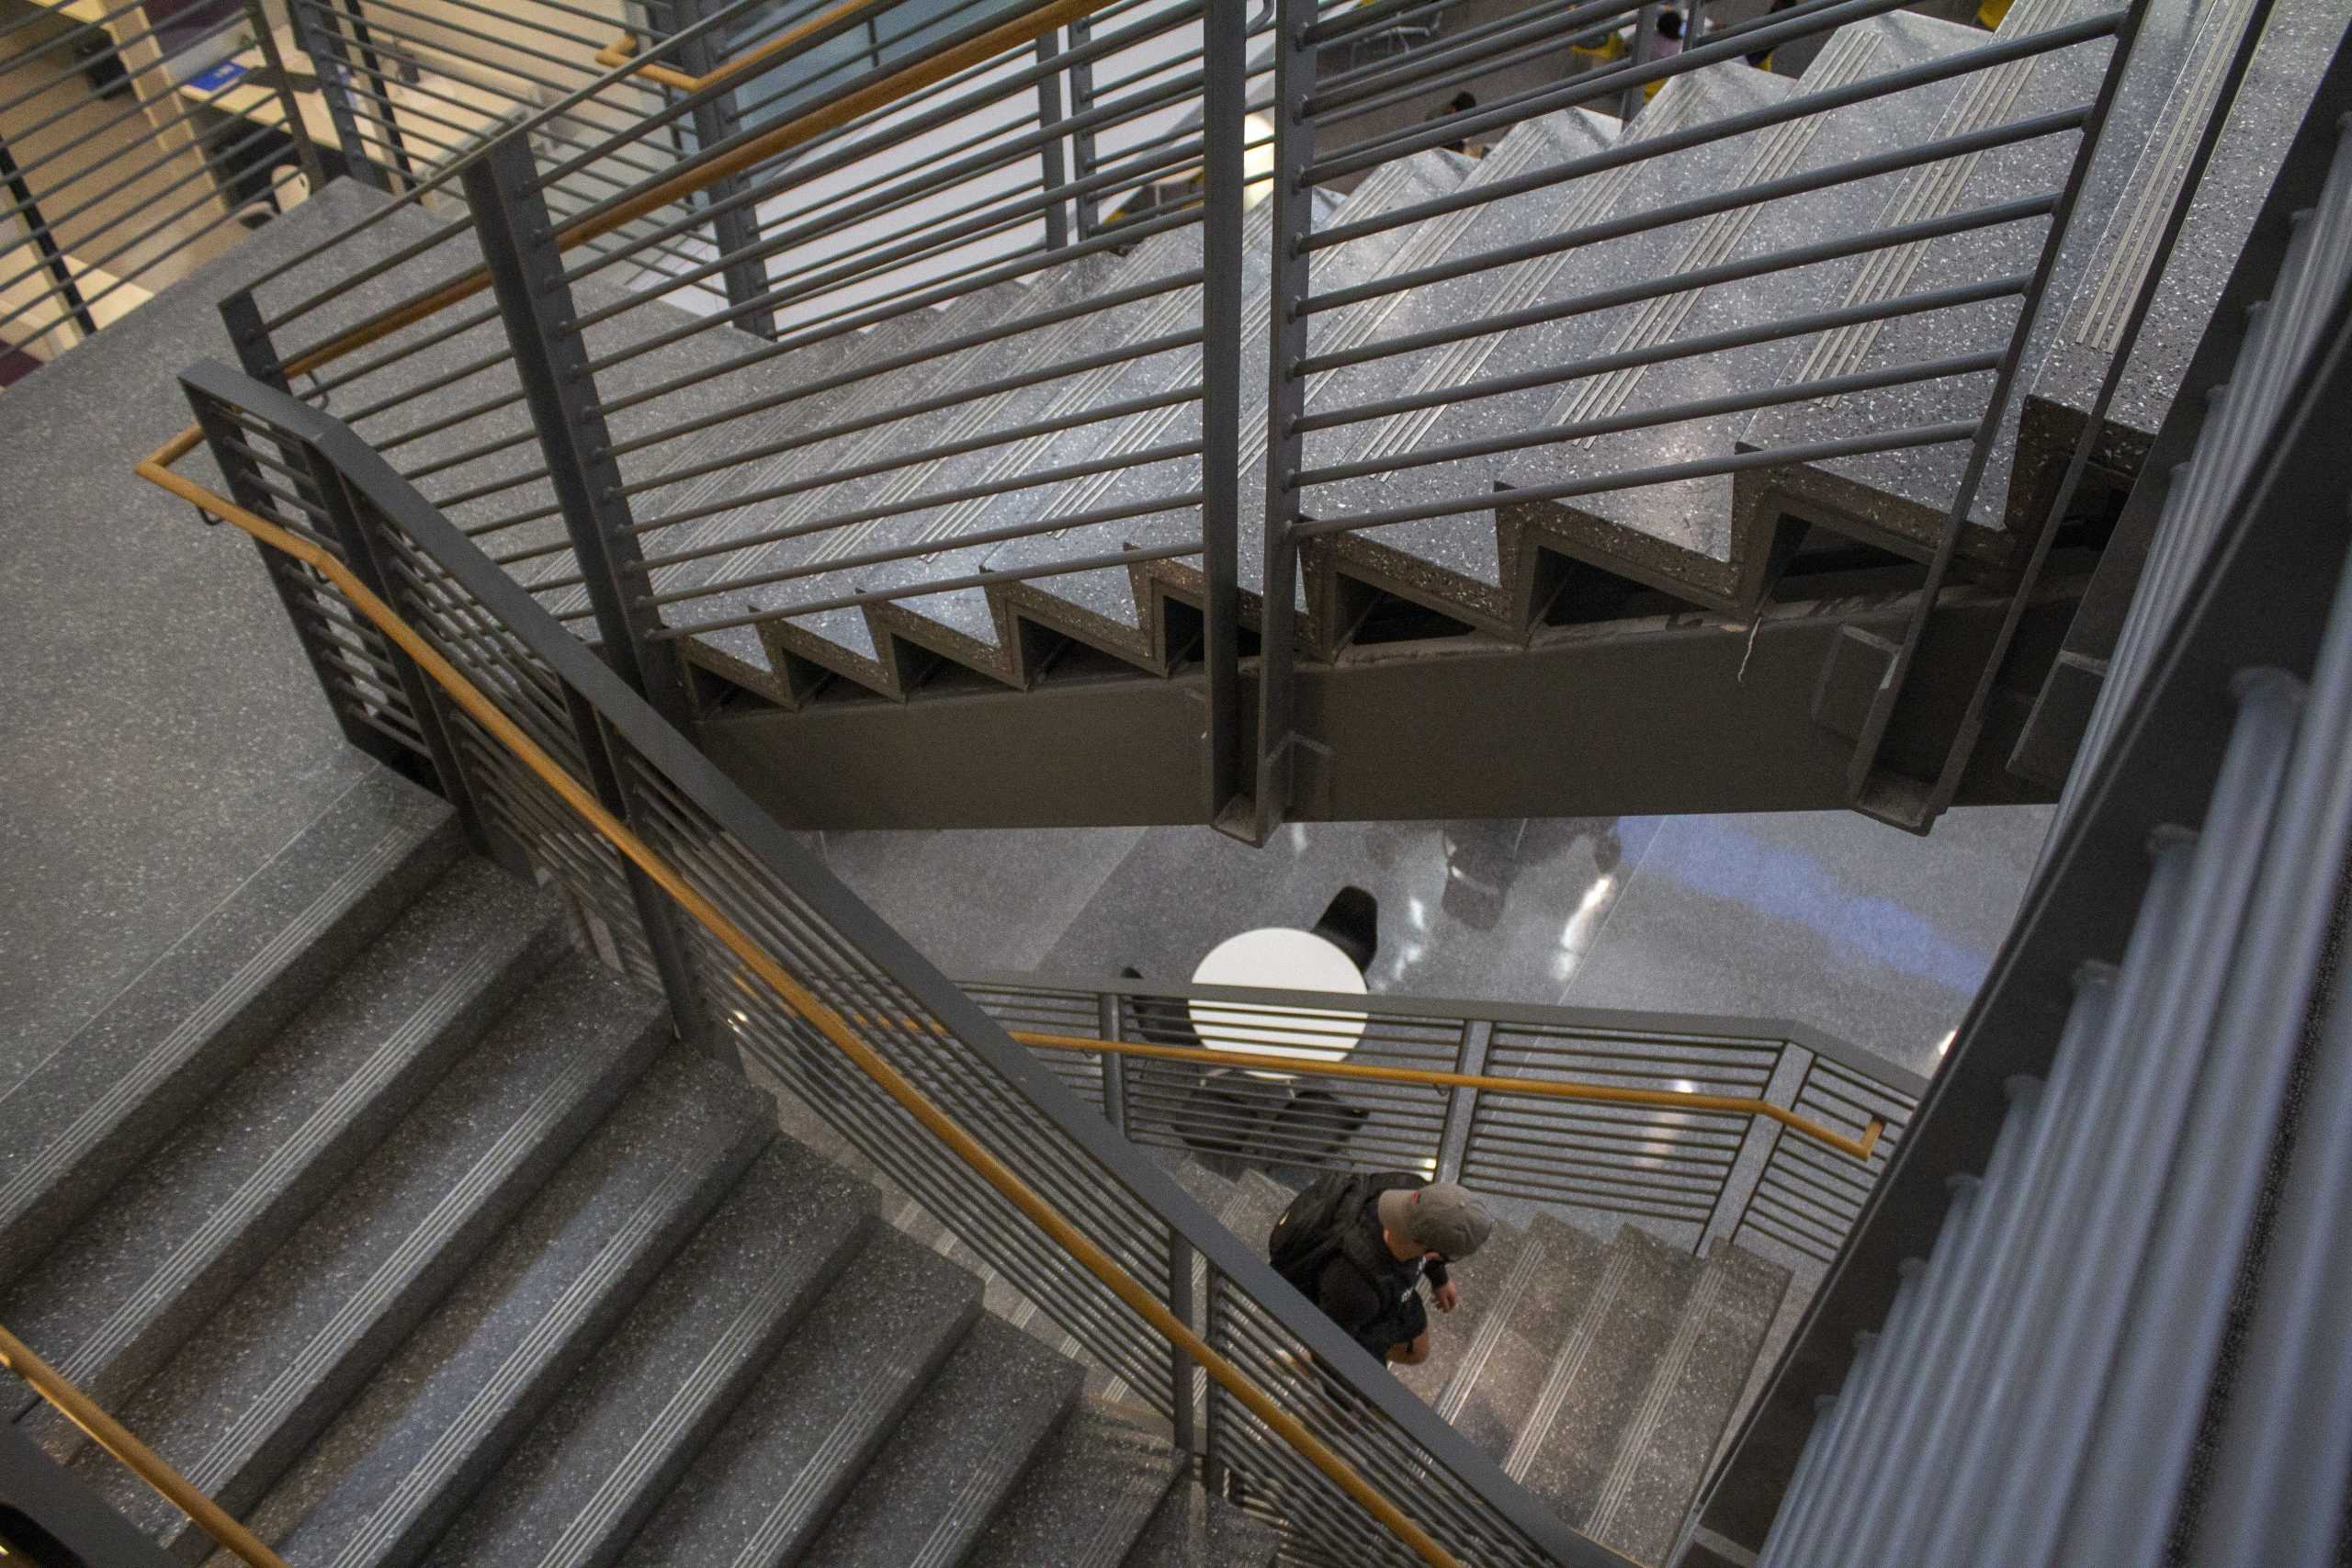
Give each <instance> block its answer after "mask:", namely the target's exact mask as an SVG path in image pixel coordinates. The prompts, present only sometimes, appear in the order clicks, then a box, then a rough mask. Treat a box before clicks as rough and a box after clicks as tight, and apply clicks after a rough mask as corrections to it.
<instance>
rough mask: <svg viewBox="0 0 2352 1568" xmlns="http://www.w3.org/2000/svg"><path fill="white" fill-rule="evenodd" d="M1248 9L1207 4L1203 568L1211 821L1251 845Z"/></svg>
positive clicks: (1216, 1)
mask: <svg viewBox="0 0 2352 1568" xmlns="http://www.w3.org/2000/svg"><path fill="white" fill-rule="evenodd" d="M1242 5H1243V0H1209V4H1208V5H1207V6H1206V7H1205V10H1204V16H1203V18H1202V23H1203V32H1204V37H1205V46H1204V55H1203V72H1204V75H1203V80H1202V85H1201V99H1202V114H1203V115H1204V129H1203V137H1202V156H1203V160H1204V164H1205V169H1204V175H1205V178H1204V182H1203V189H1204V192H1205V194H1206V197H1207V207H1206V209H1205V211H1204V214H1203V228H1202V231H1201V263H1202V266H1203V268H1204V273H1205V276H1204V281H1203V284H1202V299H1201V325H1202V335H1203V342H1202V346H1201V564H1202V571H1203V575H1204V577H1205V579H1206V580H1207V593H1208V604H1207V606H1206V609H1207V616H1206V625H1205V627H1204V644H1205V648H1204V652H1205V661H1206V664H1207V667H1208V733H1207V736H1206V740H1207V745H1206V747H1205V758H1204V761H1206V763H1207V773H1208V776H1207V786H1208V788H1207V795H1208V803H1207V804H1208V820H1209V821H1211V822H1212V823H1215V824H1216V825H1217V826H1218V827H1220V828H1222V829H1226V830H1227V831H1228V832H1231V833H1233V834H1235V835H1236V836H1237V837H1240V838H1244V839H1249V838H1252V837H1253V831H1252V829H1253V828H1254V822H1253V818H1254V816H1255V813H1254V811H1253V810H1252V809H1251V807H1250V793H1251V791H1250V783H1251V781H1250V779H1249V778H1247V777H1246V776H1245V773H1244V770H1243V767H1242V763H1241V587H1240V579H1239V573H1238V554H1237V551H1238V545H1237V544H1236V539H1237V537H1238V533H1239V530H1240V510H1241V507H1240V501H1241V495H1240V490H1241V220H1242V179H1241V144H1242V142H1243V141H1244V140H1245V139H1246V138H1247V136H1248V134H1249V128H1248V126H1247V125H1246V124H1244V123H1243V118H1242V117H1243V115H1244V113H1245V112H1246V111H1247V109H1248V107H1249V88H1250V76H1249V72H1250V62H1249V27H1248V18H1247V17H1245V16H1244V15H1243V11H1242Z"/></svg>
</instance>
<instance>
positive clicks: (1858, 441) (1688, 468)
mask: <svg viewBox="0 0 2352 1568" xmlns="http://www.w3.org/2000/svg"><path fill="white" fill-rule="evenodd" d="M1982 428H1983V423H1982V422H1981V421H1978V420H1955V421H1952V422H1950V423H1943V424H1922V425H1912V426H1908V427H1906V428H1905V429H1901V430H1894V431H1882V432H1879V433H1877V434H1871V435H1855V436H1849V437H1847V438H1846V439H1844V440H1840V441H1813V442H1807V443H1805V444H1804V445H1803V446H1776V447H1773V448H1772V449H1771V450H1770V451H1765V452H1739V453H1735V454H1733V455H1731V456H1730V457H1710V458H1704V459H1702V460H1700V461H1697V462H1690V463H1662V464H1659V465H1657V467H1655V468H1631V469H1627V470H1626V471H1624V472H1623V473H1618V474H1611V475H1607V476H1604V477H1602V478H1599V479H1575V480H1568V481H1564V482H1562V483H1559V484H1549V485H1530V486H1528V487H1527V488H1525V489H1523V490H1520V489H1514V490H1511V491H1505V492H1502V493H1500V494H1495V493H1489V494H1487V495H1485V496H1483V497H1478V498H1476V502H1475V504H1466V503H1465V501H1464V500H1456V501H1453V502H1438V503H1434V504H1430V505H1423V506H1394V507H1390V508H1388V509H1387V510H1385V511H1383V512H1370V513H1364V514H1363V515H1362V516H1359V517H1344V518H1333V519H1329V520H1328V521H1326V520H1317V521H1313V522H1306V523H1301V524H1298V525H1295V526H1294V527H1293V528H1292V529H1291V531H1290V532H1291V536H1292V537H1293V538H1313V537H1316V536H1320V535H1324V534H1345V533H1351V532H1352V531H1354V530H1356V529H1359V528H1382V527H1385V526H1387V525H1389V524H1391V523H1417V522H1419V521H1420V520H1421V519H1423V518H1425V517H1447V516H1452V515H1453V514H1455V513H1461V512H1464V511H1472V510H1476V511H1487V510H1491V509H1492V508H1493V507H1494V506H1495V505H1496V504H1497V503H1498V502H1533V501H1566V500H1568V499H1569V498H1571V497H1574V496H1579V495H1598V494H1600V493H1603V492H1605V491H1612V490H1638V489H1639V488H1641V487H1642V486H1644V485H1653V484H1669V483H1672V482H1674V481H1675V480H1678V479H1713V477H1715V476H1716V475H1718V474H1738V473H1746V472H1747V471H1749V470H1750V469H1754V468H1779V467H1781V466H1782V465H1785V464H1789V463H1816V462H1826V461H1827V460H1828V459H1830V458H1832V457H1868V456H1870V455H1871V454H1872V453H1875V452H1896V451H1901V450H1902V449H1904V448H1905V447H1908V446H1941V445H1943V444H1944V443H1945V442H1948V441H1973V440H1974V439H1975V438H1976V435H1977V433H1978V431H1979V430H1981V429H1982Z"/></svg>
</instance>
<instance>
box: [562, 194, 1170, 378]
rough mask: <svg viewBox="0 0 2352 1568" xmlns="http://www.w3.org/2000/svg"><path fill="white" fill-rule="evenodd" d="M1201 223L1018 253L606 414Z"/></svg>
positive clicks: (1140, 228) (1153, 226)
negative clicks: (986, 268)
mask: <svg viewBox="0 0 2352 1568" xmlns="http://www.w3.org/2000/svg"><path fill="white" fill-rule="evenodd" d="M1199 221H1200V219H1199V216H1198V215H1197V214H1194V213H1189V212H1180V213H1172V214H1170V215H1169V216H1167V217H1165V218H1159V219H1152V220H1148V221H1145V222H1139V223H1137V224H1136V225H1135V228H1134V230H1133V231H1128V232H1125V233H1112V234H1098V235H1096V236H1095V237H1094V238H1093V239H1091V240H1087V241H1082V242H1080V243H1075V244H1071V245H1069V246H1067V247H1065V248H1064V249H1062V250H1060V251H1057V252H1055V253H1054V254H1051V255H1038V254H1028V255H1021V256H1013V257H1011V258H1009V259H1008V260H1006V261H1005V262H1004V263H1002V264H1001V265H998V266H996V267H993V268H991V269H989V271H986V272H982V273H978V274H975V275H972V276H969V277H965V278H958V279H956V280H954V281H953V282H951V283H948V284H944V285H939V286H934V287H933V288H925V289H920V290H918V291H916V292H915V293H914V294H912V295H910V296H907V297H905V298H902V299H895V300H892V301H890V302H888V303H887V304H883V305H876V306H874V307H873V308H871V309H869V310H863V311H853V312H851V313H849V314H846V315H843V316H841V317H838V318H836V319H834V320H833V321H830V322H827V323H826V324H824V325H823V326H822V327H821V328H815V329H810V330H809V331H806V332H801V333H795V334H793V335H792V336H789V337H785V338H779V339H777V340H776V341H775V343H772V344H767V345H766V346H764V347H762V348H756V349H752V350H751V351H749V352H748V353H744V354H741V355H737V356H736V357H735V358H733V359H730V360H728V361H726V362H724V363H722V364H719V365H716V366H712V367H707V368H706V369H703V370H700V371H697V372H695V373H693V374H691V375H685V376H679V377H673V378H672V379H670V380H668V381H664V382H662V383H660V384H658V385H656V386H652V387H647V388H642V389H639V390H638V391H635V392H631V393H628V394H627V395H625V396H622V397H617V398H613V399H610V400H607V401H606V402H605V412H606V413H607V414H612V413H616V412H621V411H624V410H627V409H631V408H635V407H637V406H638V405H639V404H640V403H647V402H651V401H653V400H656V399H659V398H664V397H668V396H670V395H671V394H673V393H675V392H680V391H684V389H687V388H690V387H696V386H700V385H702V384H704V383H705V382H707V381H711V380H715V379H717V378H719V377H721V376H731V375H733V374H734V373H735V372H737V371H739V370H745V369H749V368H750V367H752V366H754V365H761V364H764V363H766V362H767V361H769V360H771V359H776V358H780V357H782V356H783V355H787V354H791V353H795V352H797V350H799V349H803V348H807V347H809V346H810V345H811V344H819V343H823V342H826V341H828V340H830V339H832V338H837V337H844V336H846V335H848V334H849V333H854V332H859V331H862V330H864V329H865V328H866V327H870V326H875V325H878V324H879V323H881V322H883V321H893V320H896V319H897V318H898V317H900V316H904V315H908V314H910V313H912V312H913V311H915V310H922V309H923V308H925V307H927V306H931V305H939V304H944V303H945V302H947V301H948V300H951V299H961V298H962V297H963V296H964V295H966V294H976V293H978V292H979V291H980V290H981V289H983V288H992V287H994V286H995V285H997V284H1000V283H1011V282H1012V281H1014V280H1015V279H1017V278H1021V277H1024V276H1028V275H1029V274H1031V273H1035V272H1043V271H1045V270H1046V269H1047V268H1049V267H1053V266H1057V265H1061V264H1062V263H1063V262H1066V261H1069V260H1071V259H1074V258H1076V257H1078V256H1081V255H1092V254H1096V253H1098V252H1101V251H1107V250H1112V249H1114V248H1115V249H1124V248H1125V247H1127V246H1129V245H1133V244H1137V243H1141V242H1142V241H1144V240H1147V239H1150V238H1152V237H1153V236H1154V235H1158V234H1165V233H1172V232H1174V231H1177V230H1180V229H1189V228H1192V227H1193V226H1194V225H1196V224H1197V223H1198V222H1199ZM1122 227H1123V228H1124V227H1125V226H1124V225H1123V226H1122ZM983 341H985V340H983Z"/></svg>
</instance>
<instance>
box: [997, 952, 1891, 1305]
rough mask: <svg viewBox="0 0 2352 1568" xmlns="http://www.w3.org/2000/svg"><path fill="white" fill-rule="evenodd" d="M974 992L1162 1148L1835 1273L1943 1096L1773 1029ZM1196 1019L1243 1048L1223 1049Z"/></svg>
mask: <svg viewBox="0 0 2352 1568" xmlns="http://www.w3.org/2000/svg"><path fill="white" fill-rule="evenodd" d="M959 983H960V984H961V986H962V987H963V989H964V990H965V992H966V993H967V995H968V996H970V997H971V998H972V999H973V1000H974V1001H975V1002H977V1003H978V1004H979V1006H980V1007H982V1008H983V1009H985V1010H987V1011H988V1012H989V1014H990V1015H991V1016H992V1017H994V1018H995V1019H996V1020H997V1021H998V1022H1000V1023H1001V1024H1002V1025H1003V1026H1004V1027H1005V1030H1006V1032H1008V1033H1009V1034H1010V1035H1011V1037H1012V1039H1013V1040H1014V1041H1015V1042H1017V1043H1021V1044H1023V1045H1027V1046H1028V1047H1030V1048H1031V1049H1032V1050H1034V1051H1035V1052H1037V1053H1038V1055H1039V1057H1040V1060H1041V1061H1042V1062H1043V1063H1044V1064H1045V1065H1046V1066H1047V1067H1048V1068H1049V1069H1051V1070H1052V1071H1054V1072H1055V1073H1056V1074H1057V1075H1058V1076H1059V1077H1061V1079H1062V1081H1063V1082H1064V1083H1065V1084H1066V1085H1067V1086H1068V1087H1069V1089H1071V1091H1072V1092H1073V1093H1075V1094H1077V1095H1078V1096H1079V1097H1080V1099H1082V1100H1087V1101H1089V1102H1090V1103H1091V1104H1093V1105H1094V1106H1096V1107H1097V1108H1099V1109H1100V1110H1101V1111H1102V1113H1103V1116H1104V1117H1105V1118H1107V1119H1108V1120H1109V1122H1110V1123H1111V1125H1112V1126H1114V1127H1115V1128H1116V1129H1118V1131H1119V1132H1120V1133H1122V1134H1125V1136H1126V1137H1127V1138H1128V1139H1129V1140H1130V1141H1131V1142H1133V1143H1136V1144H1137V1145H1142V1146H1145V1147H1159V1148H1166V1149H1171V1150H1176V1151H1179V1152H1182V1153H1188V1154H1192V1155H1197V1156H1209V1157H1210V1158H1212V1159H1222V1160H1236V1161H1241V1162H1246V1163H1253V1164H1259V1165H1263V1166H1266V1167H1269V1168H1276V1169H1287V1170H1289V1171H1292V1172H1296V1173H1301V1174H1303V1173H1305V1172H1308V1171H1317V1170H1333V1169H1340V1170H1364V1171H1387V1170H1400V1169H1401V1170H1419V1171H1422V1172H1425V1173H1428V1174H1430V1175H1431V1176H1432V1177H1434V1178H1436V1179H1443V1180H1452V1181H1459V1182H1461V1183H1462V1184H1463V1185H1464V1186H1465V1187H1468V1188H1471V1189H1473V1190H1478V1191H1482V1192H1488V1193H1492V1194H1494V1195H1496V1196H1498V1197H1501V1198H1510V1199H1516V1200H1519V1201H1525V1202H1532V1203H1540V1204H1547V1205H1552V1206H1556V1207H1560V1208H1565V1209H1574V1210H1582V1211H1584V1212H1586V1213H1590V1214H1595V1215H1615V1216H1622V1217H1626V1218H1634V1219H1639V1220H1642V1221H1644V1222H1646V1223H1649V1224H1653V1225H1655V1226H1657V1227H1659V1228H1662V1229H1664V1230H1667V1231H1668V1232H1670V1233H1672V1234H1675V1235H1679V1236H1680V1237H1681V1238H1682V1239H1684V1240H1685V1241H1686V1242H1687V1243H1688V1244H1689V1245H1690V1246H1691V1248H1692V1250H1694V1251H1701V1250H1703V1249H1705V1248H1706V1247H1709V1246H1710V1245H1712V1244H1713V1242H1715V1241H1717V1240H1722V1239H1730V1240H1734V1241H1740V1242H1747V1243H1751V1244H1753V1243H1756V1242H1758V1241H1761V1242H1766V1243H1769V1244H1771V1246H1772V1247H1774V1248H1776V1249H1777V1248H1785V1249H1787V1250H1788V1251H1789V1252H1790V1253H1793V1254H1794V1255H1796V1257H1797V1258H1804V1259H1809V1260H1811V1261H1812V1262H1814V1263H1825V1262H1827V1261H1828V1260H1829V1259H1830V1258H1834V1257H1835V1256H1836V1255H1837V1252H1838V1248H1839V1247H1841V1246H1842V1245H1843V1243H1844V1241H1845V1237H1846V1235H1847V1233H1848V1231H1849V1229H1850V1227H1851V1226H1852V1224H1853V1222H1854V1219H1855V1217H1856V1216H1857V1215H1858V1214H1859V1213H1860V1211H1861V1209H1862V1206H1863V1204H1864V1203H1865V1201H1867V1200H1868V1198H1869V1196H1870V1193H1871V1189H1872V1188H1873V1187H1874V1186H1875V1184H1876V1181H1877V1179H1878V1176H1879V1173H1880V1172H1881V1171H1883V1169H1884V1168H1885V1167H1886V1164H1887V1162H1888V1160H1889V1159H1890V1158H1892V1156H1893V1155H1894V1149H1895V1147H1896V1145H1897V1144H1898V1143H1899V1141H1900V1139H1901V1136H1902V1132H1903V1128H1904V1125H1905V1122H1907V1121H1908V1120H1909V1118H1910V1113H1911V1110H1912V1107H1913V1106H1915V1105H1916V1104H1917V1101H1918V1098H1919V1096H1920V1095H1921V1094H1923V1093H1924V1092H1925V1091H1926V1088H1927V1084H1926V1080H1925V1079H1922V1078H1919V1077H1916V1076H1915V1075H1912V1074H1909V1073H1906V1072H1905V1071H1903V1070H1902V1069H1900V1068H1898V1067H1895V1066H1892V1065H1891V1064H1889V1063H1887V1062H1884V1061H1883V1060H1880V1059H1877V1058H1874V1057H1872V1056H1871V1055H1869V1054H1868V1053H1866V1052H1863V1051H1861V1050H1859V1049H1858V1048H1856V1047H1855V1046H1853V1045H1851V1044H1849V1043H1846V1042H1844V1041H1841V1040H1838V1039H1836V1038H1834V1037H1832V1036H1829V1035H1825V1034H1822V1033H1820V1032H1817V1031H1814V1030H1809V1029H1806V1028H1804V1026H1802V1025H1799V1024H1794V1023H1782V1022H1778V1021H1771V1020H1757V1019H1733V1018H1705V1017H1681V1016H1676V1015H1670V1014H1657V1013H1623V1012H1609V1011H1602V1010H1593V1009H1577V1008H1554V1007H1529V1006H1508V1005H1503V1004H1498V1003H1481V1002H1469V1001H1447V1000H1435V999H1430V998H1406V997H1355V996H1349V997H1338V996H1331V995H1327V994H1324V993H1320V992H1311V991H1295V992H1294V991H1281V990H1270V989H1264V988H1258V987H1251V988H1250V989H1247V990H1239V989H1236V988H1233V987H1196V986H1175V987H1169V986H1158V985H1152V984H1148V983H1146V982H1144V981H1140V980H1136V981H1121V982H1112V983H1109V984H1093V985H1075V984H1068V983H1060V982H1056V981H1054V980H1051V979H1040V978H1038V977H1035V976H1013V975H989V976H977V977H967V978H966V979H964V980H962V981H961V982H959ZM1196 1011H1198V1012H1201V1013H1204V1014H1205V1016H1206V1017H1207V1020H1208V1033H1209V1038H1210V1039H1211V1040H1212V1041H1216V1042H1223V1043H1224V1047H1223V1048H1219V1046H1218V1045H1216V1044H1206V1045H1204V1043H1203V1039H1202V1035H1201V1032H1200V1031H1199V1030H1198V1029H1196V1027H1195V1026H1194V1023H1193V1015H1194V1013H1195V1012H1196ZM1359 1019H1361V1020H1362V1021H1363V1022H1362V1026H1361V1030H1360V1031H1359V1027H1358V1020H1359ZM1318 1032H1329V1036H1330V1039H1331V1041H1332V1045H1331V1048H1330V1049H1329V1051H1328V1052H1324V1053H1320V1054H1318V1053H1317V1052H1316V1051H1315V1050H1314V1048H1313V1046H1312V1045H1310V1044H1308V1042H1310V1041H1312V1040H1313V1039H1314V1038H1315V1037H1316V1036H1317V1033H1318ZM1253 1041H1255V1042H1272V1043H1253ZM1235 1042H1238V1043H1241V1044H1243V1045H1245V1046H1247V1049H1246V1050H1242V1049H1235V1048H1233V1043H1235Z"/></svg>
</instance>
